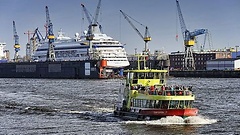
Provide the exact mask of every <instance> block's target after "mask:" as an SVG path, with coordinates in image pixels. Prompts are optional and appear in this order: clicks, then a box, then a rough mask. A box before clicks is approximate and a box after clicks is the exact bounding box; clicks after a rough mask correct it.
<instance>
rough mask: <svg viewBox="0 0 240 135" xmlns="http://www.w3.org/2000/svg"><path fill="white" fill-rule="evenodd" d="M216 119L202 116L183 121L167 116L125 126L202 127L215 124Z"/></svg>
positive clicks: (126, 122)
mask: <svg viewBox="0 0 240 135" xmlns="http://www.w3.org/2000/svg"><path fill="white" fill-rule="evenodd" d="M216 122H217V120H216V119H209V118H206V117H204V116H190V117H187V118H185V119H183V118H182V117H179V116H167V117H165V118H161V119H159V120H150V121H125V122H124V123H125V124H142V125H204V124H213V123H216Z"/></svg>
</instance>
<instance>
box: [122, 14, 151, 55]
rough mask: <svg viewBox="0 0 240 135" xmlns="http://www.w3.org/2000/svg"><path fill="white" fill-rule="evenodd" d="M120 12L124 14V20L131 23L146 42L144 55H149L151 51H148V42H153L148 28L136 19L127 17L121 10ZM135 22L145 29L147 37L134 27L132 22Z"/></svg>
mask: <svg viewBox="0 0 240 135" xmlns="http://www.w3.org/2000/svg"><path fill="white" fill-rule="evenodd" d="M120 12H121V13H122V15H123V16H124V18H125V19H126V20H127V21H128V22H129V24H130V25H131V26H132V28H133V29H134V30H135V31H136V32H137V34H138V35H139V36H140V37H141V38H142V39H143V41H144V42H145V46H144V51H143V54H144V55H149V54H150V53H149V49H148V42H149V41H151V40H152V39H151V37H150V34H149V31H148V27H147V26H145V25H143V24H141V23H140V22H138V21H136V20H135V19H133V18H132V17H130V16H129V15H127V14H126V13H124V12H123V11H122V10H120ZM130 19H132V20H134V21H135V22H137V23H139V24H140V25H141V26H144V27H145V35H144V36H143V35H142V34H141V33H140V32H139V30H138V29H137V28H136V27H135V26H134V25H133V23H132V22H131V20H130Z"/></svg>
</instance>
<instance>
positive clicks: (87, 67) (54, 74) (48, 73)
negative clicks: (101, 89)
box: [0, 60, 104, 79]
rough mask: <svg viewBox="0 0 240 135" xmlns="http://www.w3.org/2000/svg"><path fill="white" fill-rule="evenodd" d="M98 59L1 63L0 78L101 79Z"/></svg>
mask: <svg viewBox="0 0 240 135" xmlns="http://www.w3.org/2000/svg"><path fill="white" fill-rule="evenodd" d="M97 63H98V61H95V60H89V61H61V62H60V61H55V62H19V63H0V78H57V79H99V78H104V77H101V76H99V67H97Z"/></svg>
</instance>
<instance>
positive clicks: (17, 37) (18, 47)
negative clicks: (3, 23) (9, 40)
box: [13, 21, 20, 62]
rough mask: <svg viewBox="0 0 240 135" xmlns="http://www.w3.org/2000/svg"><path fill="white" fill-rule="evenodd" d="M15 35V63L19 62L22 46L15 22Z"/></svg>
mask: <svg viewBox="0 0 240 135" xmlns="http://www.w3.org/2000/svg"><path fill="white" fill-rule="evenodd" d="M13 34H14V41H15V44H14V49H15V54H14V61H15V62H17V61H18V57H19V55H18V52H19V51H20V44H19V36H18V34H17V30H16V24H15V21H13Z"/></svg>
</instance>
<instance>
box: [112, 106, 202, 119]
mask: <svg viewBox="0 0 240 135" xmlns="http://www.w3.org/2000/svg"><path fill="white" fill-rule="evenodd" d="M197 114H198V109H196V108H187V109H154V110H141V111H139V112H129V111H118V110H115V111H114V115H115V116H117V117H121V118H123V119H127V120H146V119H150V120H154V119H160V118H162V117H166V116H180V117H183V118H185V117H189V116H196V115H197Z"/></svg>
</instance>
